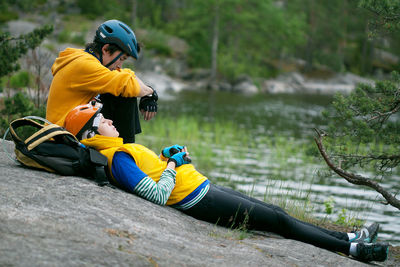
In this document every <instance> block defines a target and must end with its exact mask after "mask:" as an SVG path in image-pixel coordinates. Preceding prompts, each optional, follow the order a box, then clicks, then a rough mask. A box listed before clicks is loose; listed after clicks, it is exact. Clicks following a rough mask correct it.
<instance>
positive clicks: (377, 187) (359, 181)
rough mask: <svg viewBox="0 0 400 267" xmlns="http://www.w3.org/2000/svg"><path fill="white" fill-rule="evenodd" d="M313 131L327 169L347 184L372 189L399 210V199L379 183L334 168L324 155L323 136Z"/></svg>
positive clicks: (336, 167) (317, 131)
mask: <svg viewBox="0 0 400 267" xmlns="http://www.w3.org/2000/svg"><path fill="white" fill-rule="evenodd" d="M314 130H315V131H316V133H317V135H318V137H316V138H314V140H315V142H316V144H317V146H318V150H319V152H320V153H321V155H322V157H323V158H324V160H325V162H326V164H327V165H328V167H329V168H330V169H331V170H333V171H334V172H335V173H336V174H338V175H339V176H341V177H343V178H344V179H346V180H347V181H348V182H349V183H352V184H356V185H364V186H368V187H370V188H372V189H374V190H375V191H377V192H378V193H380V194H381V195H382V196H383V197H384V198H385V200H386V203H385V204H386V205H387V204H390V205H392V206H393V207H396V208H398V209H399V210H400V199H397V198H396V196H395V195H393V194H391V193H389V192H388V191H387V190H386V189H384V188H383V187H382V186H381V185H380V184H379V183H377V182H375V181H373V180H371V179H370V178H367V177H364V176H361V175H358V174H354V173H350V172H347V171H345V170H343V169H341V168H340V167H338V166H336V165H335V164H334V163H333V162H332V161H331V159H330V157H329V156H328V154H327V153H326V149H325V147H324V146H323V144H322V139H323V137H324V136H325V134H324V133H322V132H321V131H319V130H317V129H314Z"/></svg>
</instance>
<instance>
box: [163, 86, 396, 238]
mask: <svg viewBox="0 0 400 267" xmlns="http://www.w3.org/2000/svg"><path fill="white" fill-rule="evenodd" d="M331 101H332V98H330V97H327V96H315V95H314V96H312V95H273V96H270V95H266V96H254V97H245V96H242V95H235V94H228V93H219V92H218V93H217V92H204V93H199V92H183V93H181V94H180V95H178V96H177V97H176V99H174V100H171V101H168V102H167V103H162V104H161V105H160V106H161V109H160V110H161V111H162V112H164V113H167V114H169V115H171V116H179V114H180V113H182V112H184V113H188V114H191V115H193V114H196V115H198V119H199V121H206V122H214V121H221V120H225V121H232V122H234V123H235V124H237V125H239V126H240V127H243V128H245V129H247V130H248V131H249V132H250V133H251V138H252V139H251V140H253V142H254V147H256V151H254V149H253V150H249V148H248V147H246V145H244V144H232V145H230V146H228V147H224V148H218V146H216V147H215V152H216V153H217V154H219V155H220V156H219V157H217V159H216V160H217V162H216V167H215V169H213V170H212V171H210V172H209V173H206V174H207V175H208V176H209V177H210V179H211V180H213V181H214V182H216V183H219V184H225V185H228V186H231V187H235V188H236V189H239V190H242V191H244V192H251V194H252V195H253V196H254V197H257V198H260V199H264V197H265V195H266V194H267V191H268V195H269V196H272V197H273V196H279V195H282V194H284V195H287V196H288V197H292V198H298V197H299V193H298V192H299V190H300V191H302V192H307V195H308V197H309V199H310V200H311V201H312V202H313V204H315V210H313V213H314V215H315V216H317V217H321V218H325V217H326V216H327V214H326V212H325V205H324V201H326V200H327V199H328V198H329V197H333V199H334V201H335V212H338V211H340V210H341V209H343V208H344V209H347V210H348V211H349V212H350V214H351V213H355V214H356V215H357V217H358V218H359V219H363V220H366V222H367V223H368V224H369V223H372V222H375V221H376V222H379V223H380V224H381V233H380V235H379V237H380V239H381V240H386V241H389V242H391V244H393V245H400V220H399V219H398V217H399V214H400V212H399V211H398V210H397V209H396V208H393V207H391V206H385V205H382V204H380V203H378V200H379V199H381V198H380V197H379V196H378V194H377V193H376V192H375V191H373V190H370V189H367V188H363V187H359V186H355V185H352V184H350V183H348V182H347V181H345V180H344V179H342V178H340V177H329V178H324V177H321V176H319V175H317V173H318V172H323V171H326V166H325V163H324V162H323V161H322V159H320V160H318V159H316V160H315V161H306V162H304V161H303V160H302V158H301V157H298V156H297V155H296V154H287V155H276V154H273V152H272V150H271V149H270V146H269V145H268V144H265V143H264V141H265V140H264V138H263V137H264V136H266V135H268V137H270V138H273V139H274V141H276V142H277V143H278V144H277V146H278V145H285V139H286V140H290V143H291V144H295V145H299V146H301V145H303V144H309V143H312V142H313V139H312V136H313V128H314V127H317V128H324V126H325V124H326V123H325V121H324V120H323V119H322V118H321V116H320V114H321V111H322V110H323V109H325V108H327V107H329V105H330V103H331ZM177 105H179V109H177V108H176V106H177ZM208 134H213V133H208ZM280 139H283V140H280ZM279 142H281V143H279ZM286 150H287V149H286ZM278 152H279V149H278ZM274 153H277V152H276V151H275V152H274ZM234 155H242V156H241V157H235V156H234ZM277 158H279V159H280V160H277ZM310 162H311V163H310ZM399 179H400V177H393V179H392V180H389V181H385V183H386V184H385V185H386V186H388V187H394V188H395V187H397V188H398V186H399V185H398V181H399ZM271 181H278V182H280V183H276V184H275V185H274V183H271ZM303 197H305V194H304V196H303ZM335 216H337V214H336V215H335V214H333V215H330V217H329V218H331V219H332V220H335V219H336V217H335Z"/></svg>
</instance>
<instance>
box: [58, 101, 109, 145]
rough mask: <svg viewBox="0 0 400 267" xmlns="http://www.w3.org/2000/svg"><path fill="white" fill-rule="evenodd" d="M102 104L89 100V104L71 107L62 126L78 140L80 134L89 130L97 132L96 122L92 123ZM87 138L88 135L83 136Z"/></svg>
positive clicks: (80, 136)
mask: <svg viewBox="0 0 400 267" xmlns="http://www.w3.org/2000/svg"><path fill="white" fill-rule="evenodd" d="M101 108H102V104H101V103H99V102H96V101H94V100H93V101H91V102H90V103H89V104H85V105H79V106H77V107H75V108H74V109H72V110H71V111H70V112H69V113H68V115H67V117H66V118H65V121H64V128H65V129H66V130H67V131H69V132H70V133H72V134H73V135H75V136H76V138H78V139H79V140H81V139H84V138H82V134H83V133H84V132H85V131H87V130H90V131H92V132H94V133H98V132H97V127H98V126H99V125H98V122H96V123H93V122H94V120H95V118H96V117H97V115H98V114H99V113H100V111H101ZM85 138H88V137H85Z"/></svg>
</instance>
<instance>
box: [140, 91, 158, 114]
mask: <svg viewBox="0 0 400 267" xmlns="http://www.w3.org/2000/svg"><path fill="white" fill-rule="evenodd" d="M148 86H149V85H148ZM149 87H150V88H151V89H153V87H151V86H149ZM157 100H158V94H157V92H156V90H154V89H153V94H151V95H146V96H143V97H142V98H141V99H140V102H139V110H143V111H149V112H157Z"/></svg>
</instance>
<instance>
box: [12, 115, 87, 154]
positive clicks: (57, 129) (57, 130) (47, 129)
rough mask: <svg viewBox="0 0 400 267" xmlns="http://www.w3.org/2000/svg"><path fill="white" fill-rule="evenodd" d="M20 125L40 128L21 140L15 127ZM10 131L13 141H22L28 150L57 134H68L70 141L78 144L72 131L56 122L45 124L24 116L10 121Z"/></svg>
mask: <svg viewBox="0 0 400 267" xmlns="http://www.w3.org/2000/svg"><path fill="white" fill-rule="evenodd" d="M22 126H33V127H35V128H37V129H40V130H39V131H37V132H36V133H34V134H33V135H31V136H30V137H29V138H27V139H26V140H25V141H23V140H22V139H21V138H20V137H19V136H18V134H17V133H16V129H18V128H19V127H22ZM10 133H11V136H12V138H13V139H14V140H15V141H18V142H20V143H24V144H25V145H26V146H27V149H28V151H30V150H32V149H34V148H35V147H37V146H38V145H40V144H41V143H43V142H44V141H46V140H48V139H50V138H53V137H55V136H59V135H64V136H65V135H66V136H69V137H70V138H69V139H70V140H71V138H72V141H73V142H74V143H76V144H79V141H78V139H76V137H75V136H74V135H73V134H72V133H70V132H68V131H67V130H65V129H64V128H63V127H61V126H59V125H57V124H49V125H46V126H45V125H43V124H40V123H38V122H36V121H34V120H31V119H25V118H22V119H17V120H15V121H13V122H11V123H10Z"/></svg>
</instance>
